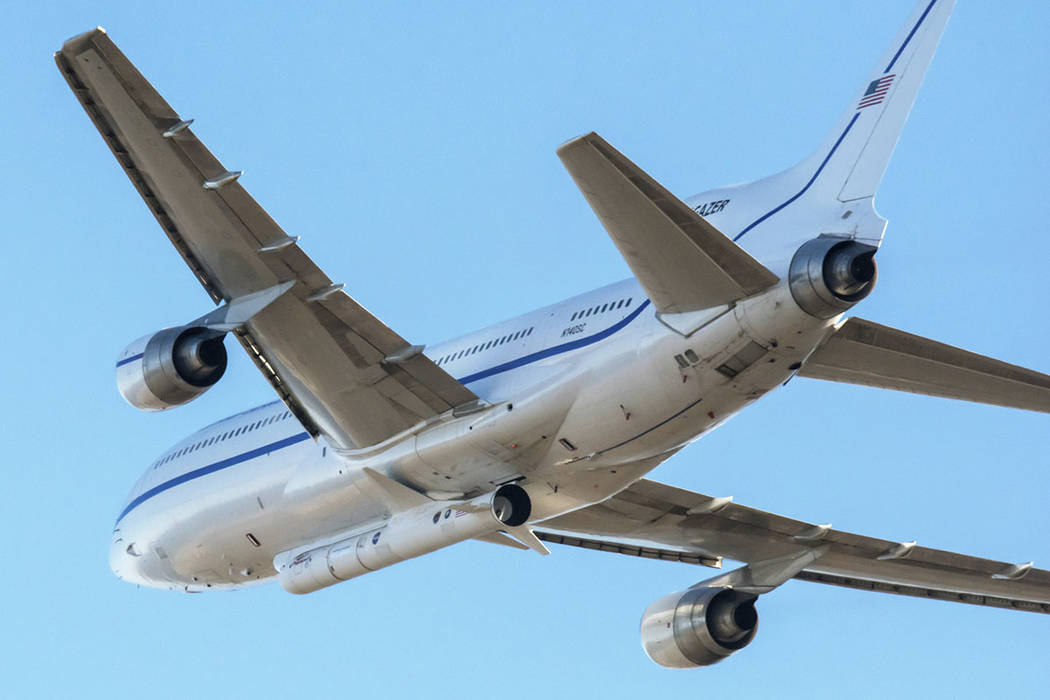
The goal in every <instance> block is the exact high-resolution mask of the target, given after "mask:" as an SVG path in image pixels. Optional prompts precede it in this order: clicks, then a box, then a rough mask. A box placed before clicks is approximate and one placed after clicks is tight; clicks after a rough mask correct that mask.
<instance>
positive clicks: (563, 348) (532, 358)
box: [117, 299, 649, 524]
mask: <svg viewBox="0 0 1050 700" xmlns="http://www.w3.org/2000/svg"><path fill="white" fill-rule="evenodd" d="M647 306H649V300H648V299H646V300H645V301H644V302H643V303H642V304H640V305H639V306H638V308H637V309H635V310H634V311H633V312H631V314H630V315H628V316H627V317H626V318H624V319H623V320H621V321H619V322H618V323H615V324H614V325H612V326H609V327H608V328H606V329H605V330H603V331H599V332H598V333H595V334H594V335H592V336H588V337H586V338H580V339H579V340H573V341H571V342H568V343H563V344H561V345H555V346H554V347H551V348H547V349H546V350H540V351H538V352H534V353H532V354H531V355H525V356H524V357H520V358H518V359H517V360H511V361H510V362H505V363H503V364H501V365H496V366H495V367H491V368H489V369H486V370H482V371H480V372H475V373H474V374H471V375H468V376H466V377H463V378H462V379H460V380H459V381H460V382H462V383H463V384H467V383H468V382H476V381H478V380H479V379H484V378H486V377H491V376H494V375H496V374H500V373H502V372H508V371H510V370H512V369H516V368H518V367H523V366H525V365H528V364H531V363H533V362H538V361H540V360H542V359H545V358H548V357H553V356H554V355H560V354H562V353H565V352H570V351H572V350H577V349H579V348H583V347H586V346H588V345H592V344H594V343H597V342H599V341H601V340H604V339H605V338H608V337H609V336H611V335H612V334H613V333H616V332H617V331H619V330H621V329H623V328H624V327H626V326H627V324H628V323H630V322H631V321H633V320H634V319H636V318H638V315H639V314H641V313H642V311H643V310H645V308H646V307H647ZM132 359H133V358H132ZM250 410H255V409H250ZM245 413H247V411H245ZM227 420H229V419H227ZM309 437H310V435H309V433H299V434H298V435H293V436H291V437H287V438H284V439H283V440H278V441H277V442H272V443H270V444H268V445H263V446H262V447H257V448H255V449H253V450H249V451H247V452H243V453H241V454H239V455H235V456H233V457H228V458H226V459H223V460H220V461H218V462H214V463H212V464H209V465H207V466H204V467H200V468H199V469H194V470H192V471H188V472H186V473H185V474H180V475H179V476H176V477H174V478H172V479H168V480H167V481H165V482H164V483H162V484H158V485H157V486H154V487H153V488H151V489H149V490H148V491H144V492H143V493H141V494H139V495H138V496H136V497H135V498H134V499H132V500H131V502H130V503H128V505H127V507H126V508H124V510H123V511H122V512H121V514H120V515H119V516H118V517H117V524H119V523H120V521H121V520H122V519H123V518H124V516H125V515H127V514H128V513H130V512H131V511H132V510H134V509H135V508H137V507H138V506H140V505H142V504H143V503H144V502H146V501H148V500H149V499H151V498H153V497H154V496H156V495H158V494H160V493H163V492H165V491H167V490H168V489H170V488H174V487H175V486H178V485H179V484H184V483H186V482H187V481H191V480H193V479H196V478H199V477H202V476H207V475H208V474H214V473H215V472H217V471H220V470H222V469H226V468H228V467H232V466H235V465H237V464H241V463H243V462H247V461H248V460H251V459H255V458H256V457H261V456H262V455H264V454H268V453H270V452H275V451H277V450H280V449H282V448H284V447H289V446H291V445H295V444H297V443H300V442H302V441H303V440H306V439H308V438H309Z"/></svg>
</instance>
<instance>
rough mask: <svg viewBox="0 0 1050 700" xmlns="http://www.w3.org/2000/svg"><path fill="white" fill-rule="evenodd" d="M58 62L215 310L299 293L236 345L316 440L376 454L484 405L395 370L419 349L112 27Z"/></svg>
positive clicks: (445, 384)
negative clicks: (463, 408) (221, 149)
mask: <svg viewBox="0 0 1050 700" xmlns="http://www.w3.org/2000/svg"><path fill="white" fill-rule="evenodd" d="M55 61H56V63H57V64H58V67H59V69H60V70H61V72H62V74H63V76H64V77H65V79H66V81H67V82H68V83H69V85H70V87H71V88H72V90H73V92H74V94H75V95H76V97H77V99H78V100H79V101H80V103H81V105H82V106H83V107H84V109H85V111H86V112H87V113H88V116H89V117H90V118H91V120H92V122H93V123H94V124H95V127H96V128H97V129H98V131H99V133H100V134H101V135H102V137H103V139H104V140H105V142H106V144H107V145H108V146H109V148H110V150H111V151H112V152H113V155H114V156H115V157H116V159H117V161H118V162H119V163H120V165H121V166H122V167H123V169H124V171H125V174H127V176H128V178H129V179H130V180H131V182H132V184H133V185H134V186H135V188H136V189H137V190H138V192H139V194H140V196H141V197H142V198H143V200H144V201H145V202H146V204H147V206H149V208H150V211H151V212H152V213H153V215H154V216H155V217H156V219H157V221H158V222H159V223H160V225H161V228H163V229H164V232H165V233H166V234H167V236H168V238H169V239H170V240H171V242H172V244H173V245H174V246H175V248H176V250H178V252H179V254H180V255H181V256H182V258H183V260H184V261H185V262H186V264H187V265H188V266H189V267H190V269H191V270H192V271H193V273H194V274H195V275H196V277H197V278H198V280H200V282H201V284H202V285H203V286H204V288H205V290H206V291H207V292H208V294H209V295H210V296H211V298H212V299H213V300H214V301H216V302H219V301H223V300H226V301H229V300H230V299H233V298H238V297H243V296H246V295H249V294H251V293H254V292H257V291H259V290H262V289H268V288H271V287H273V286H275V285H277V284H279V283H283V282H288V281H294V282H295V285H294V287H292V289H291V290H290V291H289V292H288V293H286V294H284V295H282V297H281V298H279V299H278V300H277V301H276V302H274V303H273V304H271V305H269V306H268V307H267V308H265V309H264V310H263V311H261V312H260V313H259V314H257V315H256V316H254V317H253V318H252V319H251V320H250V321H249V322H248V323H247V324H246V325H245V326H242V327H241V328H239V329H238V330H237V331H235V335H236V337H237V339H238V341H239V342H240V343H241V345H242V346H243V347H244V348H245V350H246V351H247V352H248V354H249V356H251V358H252V360H253V361H254V362H255V364H256V366H257V367H258V368H259V369H260V371H261V372H262V373H263V375H264V376H265V377H266V378H267V380H268V381H269V382H270V383H271V385H272V386H273V387H274V389H275V390H276V391H277V393H278V395H279V396H280V397H281V398H282V400H284V401H285V403H286V404H287V405H288V406H289V408H290V409H291V410H292V411H293V412H294V413H295V415H296V416H297V417H298V418H299V420H300V421H301V422H302V423H303V425H304V426H305V427H306V428H307V430H309V431H310V432H311V433H312V434H314V435H317V434H319V433H324V434H325V435H327V436H328V437H329V439H330V440H331V441H332V443H333V444H335V445H337V446H341V447H348V448H350V447H360V446H366V445H370V444H374V443H376V442H379V441H381V440H383V439H385V438H387V437H389V436H390V435H392V434H394V433H397V432H399V431H401V430H405V429H407V428H409V427H411V426H413V425H415V424H416V423H418V422H420V421H422V420H426V419H428V418H431V417H433V416H435V415H438V414H440V413H442V412H444V411H447V410H449V409H451V408H454V407H455V406H459V405H461V404H464V403H468V402H470V401H474V400H476V399H477V397H476V396H475V395H474V394H473V392H471V391H470V390H469V389H467V388H466V387H464V386H463V385H462V384H460V383H459V382H457V381H456V380H455V379H454V378H453V377H451V376H449V375H448V374H447V373H446V372H445V371H444V370H442V369H441V368H440V367H438V366H437V365H435V364H434V363H433V362H431V361H430V360H429V359H428V358H426V357H425V356H424V355H422V354H416V355H415V356H414V357H411V358H409V359H407V360H406V361H404V362H400V363H395V364H391V363H387V362H385V358H387V357H390V356H391V355H393V354H395V353H397V352H398V351H400V350H402V349H404V348H406V347H410V344H409V343H408V341H406V340H405V339H404V338H402V337H401V336H400V335H398V334H397V333H396V332H394V331H393V330H391V329H390V328H388V327H387V326H386V325H385V324H383V322H382V321H380V320H379V319H378V318H376V317H375V316H373V315H372V314H370V313H369V312H368V311H367V310H366V309H365V308H364V307H363V306H361V305H360V304H358V303H357V302H356V301H355V300H354V299H352V298H351V297H350V296H349V295H347V294H345V293H344V292H342V291H340V285H335V284H333V282H332V280H331V279H330V278H329V277H328V276H327V275H326V274H325V273H324V272H323V271H322V270H321V269H320V268H319V267H318V266H317V265H316V264H315V263H314V262H313V261H312V260H311V259H310V258H309V256H307V255H306V253H304V252H303V251H302V250H301V249H300V248H299V247H298V246H297V245H295V240H296V239H293V238H291V237H289V236H288V235H287V234H286V233H285V232H284V231H283V230H282V229H281V227H280V226H278V225H277V223H276V222H274V220H273V219H272V218H271V217H270V216H269V214H267V213H266V211H265V210H264V209H263V208H262V207H261V206H259V204H258V203H257V202H256V201H255V200H254V199H253V198H252V197H251V195H249V194H248V192H247V191H246V190H245V189H244V188H243V187H242V186H241V185H240V183H239V182H237V181H236V175H235V174H234V173H230V172H229V171H228V170H227V168H226V167H224V166H223V165H222V163H220V162H219V160H218V159H217V158H215V156H214V155H212V153H211V152H210V151H209V150H208V149H207V147H205V146H204V144H203V143H201V142H200V140H198V139H197V137H196V136H195V135H194V133H193V131H192V129H189V128H187V123H188V122H186V121H184V120H183V119H182V118H180V116H179V115H178V114H177V113H176V112H175V111H174V110H173V109H172V108H171V106H170V105H169V104H168V103H167V102H166V101H165V100H164V98H163V97H161V96H160V94H159V93H158V92H157V91H156V90H155V89H154V88H153V86H152V85H150V83H149V82H148V81H147V80H146V79H145V78H144V77H143V76H142V74H141V73H139V71H138V70H137V69H136V68H135V67H134V66H133V65H132V64H131V62H130V61H128V59H127V58H126V57H125V56H124V54H123V53H121V51H120V50H119V49H118V48H117V47H116V45H115V44H113V42H112V41H111V40H110V39H109V37H108V36H107V35H106V33H105V32H104V31H103V30H101V29H96V30H94V31H91V32H88V33H86V34H83V35H80V36H78V37H74V38H73V39H70V40H69V41H67V42H66V43H65V44H64V45H63V47H62V50H61V51H59V52H58V53H56V54H55ZM209 181H211V183H210V184H209V187H210V189H209V188H206V186H205V183H207V182H209ZM219 183H222V184H219ZM212 185H214V186H212Z"/></svg>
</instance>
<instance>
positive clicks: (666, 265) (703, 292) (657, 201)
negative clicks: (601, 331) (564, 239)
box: [558, 133, 777, 313]
mask: <svg viewBox="0 0 1050 700" xmlns="http://www.w3.org/2000/svg"><path fill="white" fill-rule="evenodd" d="M558 157H559V158H561V161H562V163H563V164H564V165H565V168H566V169H567V170H568V171H569V175H571V176H572V179H573V180H574V181H575V182H576V185H577V186H578V187H579V188H580V191H581V192H583V196H584V197H586V198H587V203H588V204H590V205H591V209H593V210H594V213H595V214H596V215H597V216H598V219H599V220H600V221H601V222H602V225H603V226H604V227H605V230H606V231H608V233H609V235H610V236H611V237H612V239H613V242H614V243H615V244H616V247H617V248H619V249H620V253H621V254H622V255H623V257H624V259H625V260H626V261H627V264H628V265H629V266H630V267H631V271H632V272H634V276H635V277H637V278H638V281H639V282H641V284H642V287H644V288H645V292H646V294H647V295H648V296H649V298H650V299H651V300H652V302H653V305H654V306H655V307H656V309H657V310H658V311H661V312H663V313H682V312H686V311H696V310H699V309H708V308H711V307H714V306H722V305H724V304H729V303H732V302H734V301H736V300H738V299H743V298H744V297H749V296H752V295H754V294H757V293H759V292H761V291H763V290H765V289H768V288H769V287H771V286H773V285H774V284H776V283H777V276H776V275H774V274H773V273H772V272H770V271H769V270H768V269H766V268H765V267H764V266H762V264H761V263H759V262H758V261H757V260H755V259H754V258H752V257H751V256H750V255H748V253H747V252H745V251H744V249H743V248H740V247H739V246H737V245H736V244H735V243H733V242H732V241H731V240H729V238H727V237H726V236H725V235H724V234H723V233H722V232H721V231H719V230H718V229H716V228H715V227H714V226H712V225H711V224H709V223H708V222H707V221H705V220H704V219H703V218H702V217H701V216H700V215H699V214H697V213H696V212H695V211H693V210H692V209H691V208H690V207H689V205H687V204H686V203H685V202H683V201H681V200H680V199H678V198H677V197H675V196H674V195H673V194H671V193H670V192H668V191H667V190H666V189H664V187H663V186H662V185H660V183H658V182H657V181H656V180H654V179H653V178H652V177H650V176H649V175H648V174H647V173H646V172H645V171H643V170H642V169H641V168H639V167H638V166H637V165H635V164H634V163H632V162H631V161H630V160H628V159H627V157H626V156H624V155H623V154H622V153H620V152H619V151H617V150H616V149H615V148H613V147H612V146H610V145H609V144H608V143H607V142H606V141H605V140H604V139H603V138H602V137H601V136H598V134H595V133H590V134H587V135H586V136H581V137H579V138H577V139H574V140H572V141H569V142H568V143H566V144H565V145H563V146H562V147H561V148H559V149H558Z"/></svg>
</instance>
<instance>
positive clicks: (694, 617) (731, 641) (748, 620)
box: [641, 587, 758, 668]
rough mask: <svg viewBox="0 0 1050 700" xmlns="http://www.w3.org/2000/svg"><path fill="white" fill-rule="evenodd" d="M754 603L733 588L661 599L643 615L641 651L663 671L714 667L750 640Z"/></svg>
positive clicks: (755, 622) (692, 590)
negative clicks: (662, 667)
mask: <svg viewBox="0 0 1050 700" xmlns="http://www.w3.org/2000/svg"><path fill="white" fill-rule="evenodd" d="M756 598H757V596H755V595H751V594H748V593H742V592H740V591H737V590H734V589H732V588H708V587H694V588H690V589H687V590H686V591H684V592H683V591H679V592H677V593H672V594H670V595H667V596H664V597H663V598H660V599H659V600H657V601H656V602H655V603H653V604H652V605H650V606H649V607H648V608H647V609H646V611H645V613H644V614H643V615H642V625H641V633H642V647H643V648H644V649H645V653H646V654H648V655H649V658H650V659H652V660H653V661H655V662H656V663H658V664H660V665H661V666H665V667H667V668H696V667H697V666H710V665H711V664H714V663H717V662H719V661H721V660H722V659H724V658H726V657H727V656H729V655H730V654H732V653H733V652H735V651H739V650H740V649H743V648H744V647H746V646H747V645H748V644H749V643H750V642H751V640H752V639H753V638H754V636H755V630H756V629H757V628H758V613H757V612H755V600H756Z"/></svg>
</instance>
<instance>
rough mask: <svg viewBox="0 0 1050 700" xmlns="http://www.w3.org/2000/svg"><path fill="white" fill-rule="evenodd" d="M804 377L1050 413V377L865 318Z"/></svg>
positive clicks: (846, 328) (840, 333)
mask: <svg viewBox="0 0 1050 700" xmlns="http://www.w3.org/2000/svg"><path fill="white" fill-rule="evenodd" d="M799 375H801V376H803V377H812V378H814V379H826V380H829V381H833V382H845V383H848V384H863V385H865V386H874V387H879V388H881V389H895V390H897V391H909V392H912V393H915V394H927V395H930V396H943V397H945V398H950V399H961V400H963V401H976V402H978V403H988V404H994V405H996V406H1009V407H1012V408H1024V409H1027V410H1030V411H1043V412H1044V413H1050V376H1047V375H1045V374H1040V373H1039V372H1033V371H1032V370H1030V369H1025V368H1023V367H1018V366H1016V365H1011V364H1007V363H1006V362H1000V361H999V360H994V359H992V358H990V357H985V356H984V355H978V354H976V353H972V352H968V351H966V350H960V349H959V348H956V347H952V346H951V345H945V344H944V343H938V342H936V341H933V340H929V339H928V338H923V337H921V336H918V335H912V334H911V333H905V332H904V331H899V330H897V329H895V328H889V327H888V326H882V325H879V324H877V323H872V322H871V321H866V320H864V319H862V318H850V319H849V320H847V321H846V322H845V323H843V324H842V325H841V326H839V327H838V329H837V330H836V331H835V332H834V333H833V334H832V335H831V336H830V337H829V338H828V340H827V341H826V342H825V343H824V344H823V345H821V346H820V347H819V348H817V350H816V351H815V352H814V353H813V354H812V355H810V357H809V359H808V360H807V361H806V364H805V365H804V366H803V367H802V370H801V371H800V372H799Z"/></svg>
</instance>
